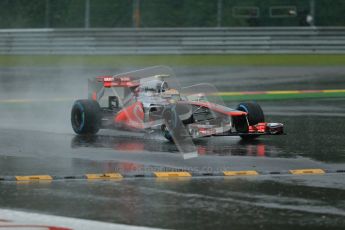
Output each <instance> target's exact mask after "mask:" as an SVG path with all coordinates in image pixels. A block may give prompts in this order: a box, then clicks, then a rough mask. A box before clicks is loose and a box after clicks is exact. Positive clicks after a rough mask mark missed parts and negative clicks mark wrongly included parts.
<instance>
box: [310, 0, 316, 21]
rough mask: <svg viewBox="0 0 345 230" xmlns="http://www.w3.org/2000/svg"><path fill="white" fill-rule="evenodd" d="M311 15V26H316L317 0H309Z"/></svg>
mask: <svg viewBox="0 0 345 230" xmlns="http://www.w3.org/2000/svg"><path fill="white" fill-rule="evenodd" d="M309 7H310V13H309V14H310V16H311V18H312V20H311V22H310V26H315V0H309Z"/></svg>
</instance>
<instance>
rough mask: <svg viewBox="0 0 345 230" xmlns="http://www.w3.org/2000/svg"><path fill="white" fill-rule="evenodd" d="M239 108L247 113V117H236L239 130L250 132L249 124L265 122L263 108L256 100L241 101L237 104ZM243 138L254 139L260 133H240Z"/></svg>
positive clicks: (235, 121)
mask: <svg viewBox="0 0 345 230" xmlns="http://www.w3.org/2000/svg"><path fill="white" fill-rule="evenodd" d="M237 110H239V111H243V112H246V113H247V119H248V121H247V119H246V117H245V116H240V117H235V118H234V124H235V128H236V131H237V132H240V133H248V129H249V127H248V124H249V125H256V124H258V123H261V122H265V115H264V112H263V111H262V109H261V106H260V105H259V104H257V103H255V102H245V103H240V104H239V105H238V106H237ZM240 136H241V138H242V139H245V140H252V139H255V138H257V137H258V136H259V135H253V134H244V135H240Z"/></svg>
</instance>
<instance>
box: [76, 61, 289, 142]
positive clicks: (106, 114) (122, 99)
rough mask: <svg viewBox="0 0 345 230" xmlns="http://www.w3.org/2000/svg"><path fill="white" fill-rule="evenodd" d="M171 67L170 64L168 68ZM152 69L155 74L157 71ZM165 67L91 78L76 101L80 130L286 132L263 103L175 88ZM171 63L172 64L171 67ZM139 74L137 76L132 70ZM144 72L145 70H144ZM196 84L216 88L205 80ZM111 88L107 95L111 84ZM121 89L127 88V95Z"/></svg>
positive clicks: (176, 134) (175, 134)
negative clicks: (229, 103) (85, 95)
mask: <svg viewBox="0 0 345 230" xmlns="http://www.w3.org/2000/svg"><path fill="white" fill-rule="evenodd" d="M163 69H164V70H165V72H167V71H166V70H167V69H166V67H164V68H163ZM152 70H154V71H153V72H154V73H155V74H153V73H152ZM161 71H162V67H158V69H157V67H155V68H151V69H150V71H149V74H148V73H147V71H146V70H145V71H143V72H140V71H139V72H132V73H126V74H121V75H115V76H102V77H97V78H96V79H95V80H90V81H89V99H88V100H78V101H76V102H75V104H74V106H73V109H72V114H71V121H72V127H73V129H74V131H75V132H76V133H77V134H94V133H97V132H98V130H99V129H126V130H131V131H142V132H147V133H151V132H157V131H158V132H161V133H163V136H164V137H165V138H167V139H168V140H170V141H174V142H177V141H181V140H183V139H185V138H187V137H188V138H192V139H195V138H201V137H210V136H240V137H242V138H243V139H254V138H257V137H259V136H262V135H280V134H284V129H283V124H281V123H267V122H265V119H264V114H263V111H262V109H261V107H260V106H259V105H258V104H256V103H254V102H247V103H241V104H239V105H238V106H237V108H236V109H231V108H228V107H226V106H225V105H224V104H223V103H221V100H219V98H217V102H218V103H215V102H213V101H210V100H208V99H209V98H211V97H215V96H216V95H217V94H216V93H217V92H215V91H214V90H204V91H208V92H203V91H202V92H198V93H195V92H194V91H195V90H189V91H188V90H185V91H183V90H182V92H180V91H179V90H176V89H175V88H170V87H169V86H168V84H167V82H166V81H165V78H166V77H167V75H171V74H157V72H158V73H160V72H161ZM169 71H170V69H168V72H169ZM132 75H135V76H132ZM141 75H143V76H141ZM202 86H204V87H201V86H200V85H198V87H195V88H204V89H205V88H206V89H208V88H210V87H209V85H206V86H207V87H205V85H202ZM107 89H108V90H111V93H110V94H108V95H106V93H105V91H106V90H107ZM115 89H121V90H122V95H120V93H118V92H117V91H116V90H115Z"/></svg>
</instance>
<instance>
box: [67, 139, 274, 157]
mask: <svg viewBox="0 0 345 230" xmlns="http://www.w3.org/2000/svg"><path fill="white" fill-rule="evenodd" d="M129 135H130V134H129ZM210 139H212V140H210ZM215 139H218V140H215ZM219 139H222V140H219ZM194 144H195V145H196V149H197V153H198V155H199V156H202V155H218V156H258V157H265V156H269V157H274V156H277V155H278V154H279V152H280V151H279V149H278V148H277V147H275V146H272V145H266V144H265V142H264V141H261V140H253V141H243V140H240V139H239V138H235V140H234V138H229V137H226V138H224V137H211V138H204V139H200V140H196V141H195V142H194ZM71 147H72V148H79V147H85V148H111V149H113V150H114V151H120V152H133V151H134V152H140V151H147V152H167V153H171V154H173V153H179V152H178V149H177V148H176V146H175V145H174V144H173V143H170V142H167V141H165V140H162V139H158V140H157V138H154V137H152V138H144V139H143V138H138V137H135V138H133V137H131V138H129V137H128V136H127V137H123V136H106V135H97V136H75V137H73V138H72V140H71Z"/></svg>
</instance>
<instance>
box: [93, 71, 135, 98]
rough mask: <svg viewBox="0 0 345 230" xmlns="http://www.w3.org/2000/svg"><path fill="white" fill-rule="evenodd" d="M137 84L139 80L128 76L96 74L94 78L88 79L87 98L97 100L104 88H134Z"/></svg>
mask: <svg viewBox="0 0 345 230" xmlns="http://www.w3.org/2000/svg"><path fill="white" fill-rule="evenodd" d="M138 86H139V81H135V80H132V79H131V78H130V77H114V76H98V77H96V78H95V79H88V98H89V99H92V100H95V101H97V100H99V98H101V97H102V96H103V94H104V88H112V87H123V88H129V89H134V88H136V87H138Z"/></svg>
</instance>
